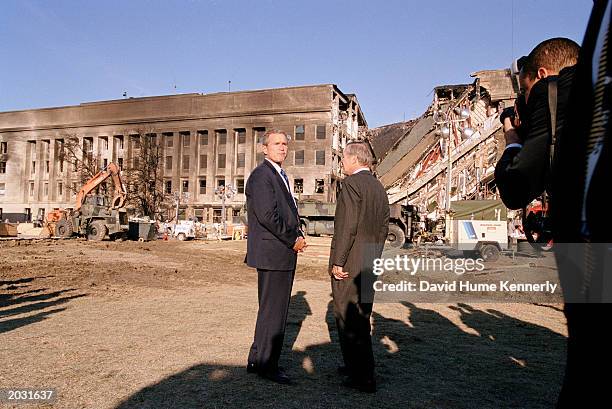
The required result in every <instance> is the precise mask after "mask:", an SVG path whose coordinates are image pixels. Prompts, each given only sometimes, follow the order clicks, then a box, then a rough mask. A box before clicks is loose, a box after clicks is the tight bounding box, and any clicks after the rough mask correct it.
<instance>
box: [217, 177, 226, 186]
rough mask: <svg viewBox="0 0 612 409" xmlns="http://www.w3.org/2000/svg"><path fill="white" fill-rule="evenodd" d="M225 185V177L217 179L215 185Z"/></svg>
mask: <svg viewBox="0 0 612 409" xmlns="http://www.w3.org/2000/svg"><path fill="white" fill-rule="evenodd" d="M221 186H225V179H217V187H221Z"/></svg>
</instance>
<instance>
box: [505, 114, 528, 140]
mask: <svg viewBox="0 0 612 409" xmlns="http://www.w3.org/2000/svg"><path fill="white" fill-rule="evenodd" d="M504 138H506V145H510V144H511V143H520V144H523V139H522V138H521V137H520V135H519V133H518V132H517V129H516V128H515V127H514V124H513V123H512V120H511V119H510V118H505V119H504Z"/></svg>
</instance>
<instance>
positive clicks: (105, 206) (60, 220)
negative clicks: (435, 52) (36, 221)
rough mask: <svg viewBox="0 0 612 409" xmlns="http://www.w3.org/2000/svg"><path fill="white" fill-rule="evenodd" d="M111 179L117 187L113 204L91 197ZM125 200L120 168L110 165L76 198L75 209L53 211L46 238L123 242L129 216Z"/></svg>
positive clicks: (96, 196)
mask: <svg viewBox="0 0 612 409" xmlns="http://www.w3.org/2000/svg"><path fill="white" fill-rule="evenodd" d="M109 177H111V178H112V179H113V184H114V194H113V199H112V201H111V202H110V203H109V202H108V198H107V197H106V196H104V195H91V194H90V193H91V192H92V191H93V190H94V189H96V188H97V187H98V186H100V185H101V184H102V183H103V182H104V181H105V180H106V179H108V178H109ZM126 196H127V194H126V191H125V188H124V187H123V183H122V182H121V176H120V170H119V167H118V166H117V165H116V164H114V163H109V164H108V166H107V167H106V168H104V169H103V170H101V171H100V172H98V173H97V174H96V175H95V176H94V177H92V178H91V179H89V180H88V181H87V182H86V183H85V184H84V185H83V187H82V188H81V190H80V191H79V193H78V194H77V197H76V202H75V206H74V209H59V210H53V211H51V212H49V213H48V214H47V217H46V219H45V230H46V232H47V234H54V235H55V236H60V237H70V236H72V235H74V234H77V235H79V236H85V237H87V239H88V240H103V239H104V238H105V237H107V236H108V237H110V238H111V239H117V238H123V237H124V236H125V235H126V233H127V230H128V227H129V225H128V217H127V212H126V210H125V208H123V204H124V202H125V198H126ZM45 230H43V232H44V231H45Z"/></svg>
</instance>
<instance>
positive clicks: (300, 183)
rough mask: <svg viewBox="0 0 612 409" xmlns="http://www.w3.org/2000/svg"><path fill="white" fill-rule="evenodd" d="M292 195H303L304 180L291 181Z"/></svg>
mask: <svg viewBox="0 0 612 409" xmlns="http://www.w3.org/2000/svg"><path fill="white" fill-rule="evenodd" d="M293 193H304V179H293Z"/></svg>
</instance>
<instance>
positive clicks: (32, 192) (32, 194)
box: [28, 182, 34, 197]
mask: <svg viewBox="0 0 612 409" xmlns="http://www.w3.org/2000/svg"><path fill="white" fill-rule="evenodd" d="M28 194H29V195H30V197H34V182H30V187H29V189H28Z"/></svg>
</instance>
